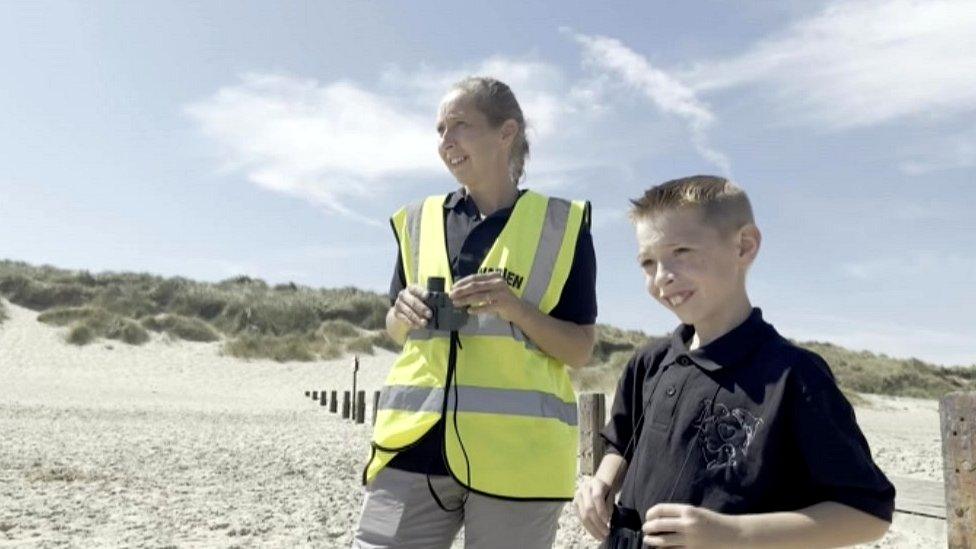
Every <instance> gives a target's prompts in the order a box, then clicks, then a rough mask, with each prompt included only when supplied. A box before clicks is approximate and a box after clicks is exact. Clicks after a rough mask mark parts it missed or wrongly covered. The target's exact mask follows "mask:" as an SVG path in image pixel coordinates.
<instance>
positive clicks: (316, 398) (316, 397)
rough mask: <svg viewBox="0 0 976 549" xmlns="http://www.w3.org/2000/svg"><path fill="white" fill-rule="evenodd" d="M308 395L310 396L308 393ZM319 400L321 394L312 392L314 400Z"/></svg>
mask: <svg viewBox="0 0 976 549" xmlns="http://www.w3.org/2000/svg"><path fill="white" fill-rule="evenodd" d="M306 394H308V393H306ZM318 399H319V392H318V391H312V400H318Z"/></svg>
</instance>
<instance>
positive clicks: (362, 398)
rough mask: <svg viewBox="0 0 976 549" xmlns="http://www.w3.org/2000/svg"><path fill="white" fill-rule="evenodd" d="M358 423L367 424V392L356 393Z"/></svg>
mask: <svg viewBox="0 0 976 549" xmlns="http://www.w3.org/2000/svg"><path fill="white" fill-rule="evenodd" d="M356 423H366V391H359V392H358V393H356Z"/></svg>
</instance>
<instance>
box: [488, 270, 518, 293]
mask: <svg viewBox="0 0 976 549" xmlns="http://www.w3.org/2000/svg"><path fill="white" fill-rule="evenodd" d="M478 272H479V273H480V274H485V273H501V275H502V278H504V279H505V283H506V284H508V285H509V286H511V287H513V288H515V289H516V290H520V289H521V288H522V283H523V282H525V277H524V276H522V275H520V274H517V273H515V272H514V271H509V270H508V269H505V268H502V269H499V268H497V267H482V268H480V269H478Z"/></svg>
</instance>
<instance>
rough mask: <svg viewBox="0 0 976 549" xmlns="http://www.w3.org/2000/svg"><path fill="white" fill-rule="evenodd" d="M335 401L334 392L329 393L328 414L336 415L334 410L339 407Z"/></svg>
mask: <svg viewBox="0 0 976 549" xmlns="http://www.w3.org/2000/svg"><path fill="white" fill-rule="evenodd" d="M337 401H338V399H337V398H336V392H335V391H329V413H330V414H334V413H336V410H337V409H338V407H339V403H338V402H337Z"/></svg>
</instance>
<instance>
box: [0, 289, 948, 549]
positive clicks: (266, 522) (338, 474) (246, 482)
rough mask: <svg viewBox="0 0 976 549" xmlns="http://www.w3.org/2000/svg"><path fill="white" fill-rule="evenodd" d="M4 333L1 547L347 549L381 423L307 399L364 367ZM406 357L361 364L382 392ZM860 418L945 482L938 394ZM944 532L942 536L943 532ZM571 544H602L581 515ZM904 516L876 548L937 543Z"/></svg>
mask: <svg viewBox="0 0 976 549" xmlns="http://www.w3.org/2000/svg"><path fill="white" fill-rule="evenodd" d="M8 308H9V310H10V315H11V318H10V320H8V321H7V322H5V323H3V324H0V438H2V444H0V546H10V547H15V546H16V547H19V546H32V547H33V546H42V547H55V546H66V545H67V546H118V545H125V546H153V547H159V546H164V547H245V546H280V547H291V546H314V547H348V546H349V543H350V540H351V534H350V530H351V528H352V527H353V526H354V524H355V521H356V520H357V517H358V514H359V506H360V503H361V487H360V483H359V476H360V471H361V467H362V465H363V463H364V460H365V458H366V456H367V450H368V438H369V426H368V422H367V424H366V425H355V424H353V423H350V422H348V421H343V420H341V419H339V418H338V417H337V416H336V415H332V414H329V413H328V412H327V411H325V410H324V409H322V408H320V407H319V406H318V404H317V403H313V402H311V401H310V399H307V398H305V397H304V396H303V394H302V393H303V391H305V390H309V389H340V390H342V389H347V388H349V386H350V385H351V382H352V369H351V364H352V358H351V357H345V358H342V359H339V360H333V361H328V362H315V363H287V364H281V363H277V362H273V361H250V362H244V361H241V360H238V359H235V358H231V357H224V356H220V354H219V344H214V343H187V342H183V341H170V340H167V339H165V338H158V337H157V338H155V339H153V340H152V341H151V342H149V343H147V344H145V345H143V346H139V347H132V346H128V345H125V344H121V343H118V342H114V341H109V342H106V341H99V342H96V343H94V344H91V345H88V346H86V347H80V348H79V347H75V346H72V345H68V344H66V343H64V342H63V335H64V330H61V329H55V328H51V327H48V326H46V325H43V324H41V323H38V322H36V320H35V319H36V313H33V312H31V311H28V310H26V309H23V308H20V307H17V306H14V305H8ZM392 356H393V355H392V354H390V353H388V352H385V351H378V352H377V354H376V355H375V356H366V357H362V359H361V362H360V372H359V386H360V387H361V388H363V389H365V390H367V391H370V392H371V391H373V390H375V389H379V387H380V386H381V385H382V381H383V378H384V377H385V374H386V369H387V368H388V367H389V364H390V362H391V360H392ZM869 398H870V400H871V403H872V404H871V406H870V407H866V408H859V409H858V410H857V413H858V418H859V421H860V422H861V424H862V427H863V428H864V430H865V432H866V434H867V436H868V439H869V441H870V443H871V447H872V450H873V451H874V454H875V457H876V459H877V461H878V463H879V464H880V465H881V466H882V468H884V469H885V470H886V471H887V472H888V473H890V474H896V475H901V476H913V477H916V478H924V479H931V480H941V475H942V473H941V454H940V446H939V429H938V412H937V406H936V403H935V402H934V401H920V400H912V399H896V398H887V397H869ZM940 534H941V538H940V537H939V535H940ZM557 545H558V546H560V547H595V546H596V543H595V542H593V541H592V540H591V539H589V538H588V537H587V536H586V535H585V533H584V532H583V530H582V528H581V527H580V526H579V524H578V522H577V521H576V519H575V517H574V516H573V514H572V512H571V511H570V510H569V508H568V506H567V509H566V511H565V512H564V513H563V516H562V518H561V520H560V530H559V534H558V537H557ZM940 545H941V546H944V545H945V537H944V533H940V532H935V533H932V532H920V531H916V530H913V527H912V525H911V524H907V523H906V524H901V523H900V522H899V521H897V520H896V523H895V525H894V526H893V527H892V530H891V532H889V534H888V536H886V537H885V539H884V540H882V541H881V542H879V543H878V544H874V545H872V546H875V547H913V548H914V547H936V546H940Z"/></svg>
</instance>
